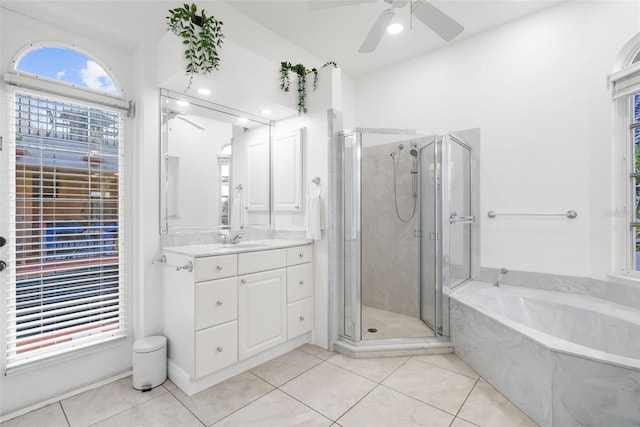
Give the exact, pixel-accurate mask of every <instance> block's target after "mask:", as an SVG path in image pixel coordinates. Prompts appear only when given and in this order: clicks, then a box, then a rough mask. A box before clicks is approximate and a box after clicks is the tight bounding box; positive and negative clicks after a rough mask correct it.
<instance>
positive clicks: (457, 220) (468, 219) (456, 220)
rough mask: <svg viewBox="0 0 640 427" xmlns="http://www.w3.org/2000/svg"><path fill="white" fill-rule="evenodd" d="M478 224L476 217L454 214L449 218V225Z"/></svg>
mask: <svg viewBox="0 0 640 427" xmlns="http://www.w3.org/2000/svg"><path fill="white" fill-rule="evenodd" d="M474 222H476V217H475V216H473V215H471V216H456V214H453V215H451V216H450V217H449V224H473V223H474Z"/></svg>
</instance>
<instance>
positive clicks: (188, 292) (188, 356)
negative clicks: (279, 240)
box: [163, 245, 313, 385]
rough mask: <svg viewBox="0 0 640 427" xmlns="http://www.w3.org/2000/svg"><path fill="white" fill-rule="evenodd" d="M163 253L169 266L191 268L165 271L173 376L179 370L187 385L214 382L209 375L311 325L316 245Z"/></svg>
mask: <svg viewBox="0 0 640 427" xmlns="http://www.w3.org/2000/svg"><path fill="white" fill-rule="evenodd" d="M165 256H166V261H167V264H171V265H186V264H188V263H189V262H192V263H193V266H194V268H193V271H192V272H189V271H185V270H181V271H176V269H175V268H166V269H165V273H164V292H163V297H164V324H163V333H164V334H165V335H166V336H167V338H168V340H169V345H168V350H169V362H170V363H169V365H170V370H169V373H170V374H171V372H172V369H173V370H174V371H175V370H176V369H177V370H179V372H180V376H181V377H180V378H178V377H176V379H177V380H180V381H182V382H181V383H180V384H182V385H185V384H191V383H196V382H198V381H200V380H203V381H209V379H210V378H211V374H214V373H217V372H220V371H223V370H224V368H228V367H231V366H233V365H234V364H236V363H239V362H241V361H242V362H243V363H245V362H244V361H246V360H248V359H251V357H252V356H255V355H257V354H259V353H262V352H264V351H265V350H268V349H270V348H273V347H275V346H278V345H279V344H283V343H285V342H287V340H290V339H293V338H296V337H299V336H300V335H303V334H304V333H306V332H309V331H311V329H312V327H313V267H312V263H311V259H312V249H311V245H303V246H295V247H288V248H282V249H271V250H263V251H255V252H243V253H238V254H225V255H214V256H188V255H182V254H176V253H173V252H170V251H166V252H165ZM262 357H263V356H262ZM184 378H188V380H184ZM180 381H178V382H180ZM185 381H186V382H185ZM174 382H175V381H174ZM178 382H177V384H178Z"/></svg>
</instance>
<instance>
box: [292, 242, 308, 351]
mask: <svg viewBox="0 0 640 427" xmlns="http://www.w3.org/2000/svg"><path fill="white" fill-rule="evenodd" d="M312 255H313V253H312V249H311V246H310V245H308V246H294V247H292V248H287V338H288V339H292V338H295V337H297V336H299V335H302V334H304V333H306V332H309V331H310V330H311V329H312V328H313V264H312V263H311V259H312Z"/></svg>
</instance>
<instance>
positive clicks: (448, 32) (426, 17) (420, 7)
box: [411, 0, 464, 41]
mask: <svg viewBox="0 0 640 427" xmlns="http://www.w3.org/2000/svg"><path fill="white" fill-rule="evenodd" d="M411 12H412V13H413V15H414V16H415V17H416V18H418V19H419V20H420V21H422V23H423V24H424V25H426V26H427V27H429V28H431V29H432V30H433V31H434V32H435V33H436V34H438V35H439V36H440V37H442V38H443V39H445V40H446V41H451V40H453V39H454V38H456V36H458V35H459V34H460V33H461V32H462V31H463V30H464V27H463V26H462V25H460V24H459V23H457V22H456V21H454V20H453V19H451V17H450V16H449V15H447V14H446V13H444V12H443V11H441V10H440V9H438V8H437V7H435V6H434V5H432V4H431V3H427V2H425V1H423V0H418V1H417V2H415V3H414V4H413V9H412V11H411Z"/></svg>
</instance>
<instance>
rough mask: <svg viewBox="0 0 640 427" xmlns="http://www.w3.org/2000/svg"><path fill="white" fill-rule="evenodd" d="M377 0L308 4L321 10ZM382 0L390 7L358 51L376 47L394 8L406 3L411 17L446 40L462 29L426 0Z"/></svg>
mask: <svg viewBox="0 0 640 427" xmlns="http://www.w3.org/2000/svg"><path fill="white" fill-rule="evenodd" d="M377 1H378V0H341V1H333V0H327V1H311V2H310V3H309V5H310V9H311V10H321V9H328V8H333V7H339V6H349V5H353V4H360V3H375V2H377ZM384 2H385V3H389V5H390V7H389V9H386V10H384V11H382V13H381V14H380V15H379V16H378V19H377V20H376V22H374V24H373V27H371V30H369V33H368V34H367V36H366V37H365V39H364V41H363V42H362V44H361V45H360V49H358V52H360V53H369V52H373V51H374V50H375V49H376V47H377V46H378V43H380V40H381V39H382V36H383V35H384V32H385V31H386V30H387V27H389V25H390V24H391V21H392V20H393V17H394V16H395V11H396V9H401V8H404V7H406V6H407V5H409V6H410V9H411V16H412V17H413V16H415V17H416V18H417V19H418V20H419V21H420V22H422V23H423V24H425V25H426V26H427V27H429V28H430V29H431V30H433V31H434V32H435V33H436V34H438V35H439V36H440V37H442V38H443V39H444V40H446V41H450V40H453V39H454V38H455V37H457V36H458V35H459V34H460V33H461V32H462V31H463V30H464V27H463V26H462V25H460V24H459V23H458V22H456V21H455V20H453V19H452V18H451V17H450V16H449V15H447V14H446V13H444V12H443V11H441V10H440V9H438V8H437V7H435V6H434V5H432V4H431V3H429V2H427V1H426V0H384Z"/></svg>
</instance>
